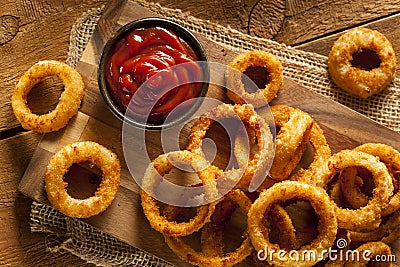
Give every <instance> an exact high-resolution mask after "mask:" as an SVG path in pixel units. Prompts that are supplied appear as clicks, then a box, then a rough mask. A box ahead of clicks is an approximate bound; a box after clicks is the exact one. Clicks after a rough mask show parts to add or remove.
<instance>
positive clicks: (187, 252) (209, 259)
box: [164, 189, 253, 267]
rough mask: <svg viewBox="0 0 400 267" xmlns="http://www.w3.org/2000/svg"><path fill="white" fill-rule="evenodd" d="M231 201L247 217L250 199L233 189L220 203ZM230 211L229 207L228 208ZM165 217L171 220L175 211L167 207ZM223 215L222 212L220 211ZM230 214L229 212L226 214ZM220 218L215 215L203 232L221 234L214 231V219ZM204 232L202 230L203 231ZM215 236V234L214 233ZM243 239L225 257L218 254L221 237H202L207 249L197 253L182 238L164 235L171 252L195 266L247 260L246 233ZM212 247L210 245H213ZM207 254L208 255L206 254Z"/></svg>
mask: <svg viewBox="0 0 400 267" xmlns="http://www.w3.org/2000/svg"><path fill="white" fill-rule="evenodd" d="M226 200H228V201H232V202H233V203H235V204H238V205H239V206H240V208H241V209H242V210H243V212H244V213H245V214H246V215H247V213H248V211H249V209H250V206H251V201H250V199H248V198H247V196H246V195H245V194H244V193H243V192H242V191H241V190H239V189H235V190H232V191H230V192H229V193H228V194H227V195H226V196H225V197H224V200H222V201H226ZM228 208H229V209H230V207H229V206H228ZM165 212H166V213H165V216H167V217H168V218H169V219H171V220H173V219H174V217H175V216H176V214H177V209H176V208H174V207H172V206H169V209H166V211H165ZM222 213H224V211H222ZM228 213H230V212H228ZM219 217H221V215H219V216H218V215H217V216H216V217H215V218H213V220H211V222H210V223H209V225H208V226H207V224H206V225H205V226H204V227H205V228H206V230H205V231H207V232H208V233H209V232H212V231H214V230H215V231H217V232H218V233H221V231H220V229H219V227H217V229H215V228H214V227H215V224H216V223H217V221H216V219H218V218H219ZM203 231H204V230H203ZM215 235H217V233H215ZM243 236H244V239H243V242H242V244H241V245H240V246H239V247H238V248H237V249H236V250H235V251H232V252H228V253H226V254H225V255H223V254H221V253H218V252H221V250H222V249H221V247H220V242H218V240H221V237H218V238H217V239H216V240H210V239H208V238H207V239H205V238H204V237H203V235H202V241H203V242H208V244H207V245H206V246H207V247H208V249H206V250H205V251H201V252H197V251H195V250H194V249H193V248H191V247H190V246H188V245H187V244H186V243H185V242H184V241H183V240H182V238H179V237H174V236H168V235H164V239H165V242H166V243H167V245H168V246H169V247H170V248H171V250H172V251H174V252H175V253H176V254H177V255H178V256H179V257H180V258H181V259H183V260H185V261H187V262H189V263H191V264H194V265H197V266H217V267H218V266H232V265H234V264H236V263H239V262H241V261H243V260H244V259H245V258H247V257H248V256H249V255H250V254H251V252H252V251H253V247H252V245H251V242H250V238H249V237H248V234H247V231H245V233H244V235H243ZM214 242H216V243H215V244H214V245H213V244H210V243H214ZM210 247H211V248H212V247H214V248H216V250H215V251H214V252H212V253H210ZM206 252H208V253H206Z"/></svg>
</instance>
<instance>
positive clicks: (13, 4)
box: [0, 0, 106, 131]
mask: <svg viewBox="0 0 400 267" xmlns="http://www.w3.org/2000/svg"><path fill="white" fill-rule="evenodd" d="M105 3H106V0H81V1H78V2H77V1H73V0H63V1H56V0H52V1H45V2H44V1H27V0H19V1H11V0H6V1H2V3H1V6H0V16H2V15H7V16H12V17H13V18H15V21H18V23H15V24H14V26H13V27H17V28H18V30H17V34H16V35H15V36H14V37H13V38H12V39H9V40H8V42H5V43H4V44H2V45H1V46H0V57H1V58H2V63H1V64H0V80H1V81H2V86H1V88H0V94H1V96H2V97H1V99H0V113H1V117H0V131H4V130H7V129H10V128H14V127H16V126H18V125H19V122H18V121H17V120H16V118H15V116H14V114H13V111H12V108H11V95H12V92H13V90H14V86H15V84H16V82H17V81H18V79H19V77H21V76H22V74H23V73H24V72H25V71H26V70H27V68H28V67H29V66H31V65H33V64H34V63H36V62H37V61H39V60H44V59H54V60H60V61H65V59H66V58H67V53H68V45H69V36H70V31H71V26H72V25H73V24H74V23H75V21H76V19H77V18H78V17H79V16H81V15H82V13H83V12H85V11H87V10H88V9H90V8H97V7H100V6H102V5H103V4H105ZM9 27H10V28H11V29H12V28H13V27H11V26H9ZM10 55H12V56H10ZM37 87H38V88H35V93H34V94H33V95H32V96H31V98H32V99H31V101H30V104H32V106H34V107H35V110H37V111H42V112H43V111H46V110H51V109H52V107H54V106H55V104H56V102H57V101H58V98H59V95H60V94H61V90H62V86H61V84H60V82H58V81H51V80H49V81H47V82H44V83H42V84H40V85H39V86H37ZM54 87H55V88H56V90H54ZM43 97H45V99H44V100H45V101H43V100H42V98H43Z"/></svg>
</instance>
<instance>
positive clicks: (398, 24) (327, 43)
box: [295, 14, 400, 77]
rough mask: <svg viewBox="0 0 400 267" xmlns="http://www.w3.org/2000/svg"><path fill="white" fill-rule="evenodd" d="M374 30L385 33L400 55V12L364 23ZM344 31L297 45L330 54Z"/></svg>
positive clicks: (399, 71) (308, 49) (399, 67)
mask: <svg viewBox="0 0 400 267" xmlns="http://www.w3.org/2000/svg"><path fill="white" fill-rule="evenodd" d="M362 26H363V27H367V28H370V29H373V30H377V31H379V32H381V33H382V34H384V35H385V36H386V38H387V39H388V40H389V41H390V42H391V43H392V46H393V49H394V52H395V53H396V55H397V58H399V57H398V56H399V55H400V38H399V36H400V14H396V15H393V16H389V17H387V18H383V19H380V20H377V21H374V22H370V23H367V24H364V25H362ZM343 33H344V31H341V32H338V33H335V34H332V35H329V36H327V37H323V38H317V39H316V40H313V41H311V42H307V43H305V44H302V45H298V46H295V47H296V48H298V49H301V50H304V51H309V52H314V53H318V54H321V55H325V56H328V55H329V52H330V50H331V49H332V45H333V43H334V42H335V41H336V40H337V39H338V38H339V36H340V35H342V34H343ZM399 75H400V64H397V72H396V76H397V77H400V76H399Z"/></svg>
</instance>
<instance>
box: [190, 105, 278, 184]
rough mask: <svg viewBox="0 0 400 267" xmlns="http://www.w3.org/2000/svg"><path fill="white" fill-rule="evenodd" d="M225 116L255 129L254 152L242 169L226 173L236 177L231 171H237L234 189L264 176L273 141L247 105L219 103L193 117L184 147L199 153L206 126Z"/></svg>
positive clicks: (268, 131)
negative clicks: (255, 144)
mask: <svg viewBox="0 0 400 267" xmlns="http://www.w3.org/2000/svg"><path fill="white" fill-rule="evenodd" d="M226 118H237V119H240V120H241V121H242V122H243V123H244V124H245V125H246V126H247V127H249V128H251V129H253V130H254V131H255V135H256V137H257V147H258V151H257V153H255V154H254V156H253V158H252V159H251V160H250V162H249V164H247V165H246V166H245V168H244V170H243V168H239V169H232V170H231V172H230V174H229V176H232V177H237V175H234V174H233V173H232V172H236V173H240V175H239V179H240V180H239V181H234V182H235V183H236V182H237V184H236V188H243V187H246V186H248V185H249V183H250V181H251V179H257V178H259V177H260V176H262V177H263V176H264V175H265V171H266V168H267V167H268V163H269V160H270V159H271V152H272V151H273V140H272V134H271V131H270V130H269V128H268V124H267V123H266V122H265V121H264V119H263V118H261V117H260V116H259V115H258V114H257V112H256V111H255V110H254V108H253V106H251V105H247V104H244V105H230V104H221V105H219V106H217V107H215V108H213V109H212V110H210V111H208V112H207V113H206V114H204V115H203V116H201V117H200V118H199V119H197V120H196V121H195V122H194V124H193V126H192V128H191V131H190V133H189V144H188V146H187V148H186V149H187V150H189V151H192V152H195V153H198V154H203V150H202V140H203V138H204V137H205V135H206V132H207V130H208V129H209V128H210V126H211V125H212V124H213V123H214V122H215V121H218V120H221V119H226Z"/></svg>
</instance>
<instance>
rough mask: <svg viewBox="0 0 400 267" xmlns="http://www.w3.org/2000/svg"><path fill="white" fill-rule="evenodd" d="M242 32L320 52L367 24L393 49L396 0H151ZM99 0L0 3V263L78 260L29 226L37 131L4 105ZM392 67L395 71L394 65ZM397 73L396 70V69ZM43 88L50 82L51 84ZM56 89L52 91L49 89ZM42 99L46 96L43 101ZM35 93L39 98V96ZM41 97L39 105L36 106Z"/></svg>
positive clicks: (62, 47) (50, 102) (43, 90)
mask: <svg viewBox="0 0 400 267" xmlns="http://www.w3.org/2000/svg"><path fill="white" fill-rule="evenodd" d="M157 2H159V3H160V4H161V5H163V6H165V7H170V8H179V9H181V10H183V11H188V12H190V14H192V15H193V16H196V17H199V18H201V19H208V20H211V21H213V22H217V23H220V24H222V25H230V26H231V27H233V28H235V29H237V30H240V31H242V32H245V33H249V34H252V35H256V36H262V37H266V38H271V39H273V40H276V41H278V42H282V43H285V44H289V45H291V46H294V47H297V48H300V49H303V50H306V51H312V52H316V53H320V54H322V55H327V54H328V53H329V50H330V48H331V45H332V43H333V42H334V40H335V39H336V38H337V37H338V36H339V35H340V34H341V33H342V32H343V31H344V30H346V29H349V28H352V27H355V26H359V25H366V26H368V27H370V28H373V29H377V30H379V31H380V32H382V33H383V34H385V35H386V36H387V38H388V39H389V40H390V41H391V42H392V44H393V47H394V49H395V51H396V54H397V55H400V38H399V36H400V1H394V0H390V1H389V0H385V1H382V0H380V1H378V0H370V1H368V2H365V1H362V0H354V1H343V0H329V1H328V0H309V1H300V0H286V1H285V0H274V1H271V0H247V1H238V0H234V1H230V0H221V1H211V0H199V1H190V0H158V1H157ZM104 4H107V1H105V0H78V1H76V0H63V1H56V0H50V1H40V0H31V1H26V0H16V1H15V0H2V4H1V6H0V58H1V59H2V60H1V63H0V81H1V86H0V90H1V91H0V95H1V98H0V109H1V117H0V151H1V153H0V166H1V167H0V265H1V266H4V265H5V266H33V265H36V266H84V265H86V264H85V263H84V262H83V261H82V260H80V259H78V258H76V257H74V256H72V255H70V254H62V255H60V254H57V257H55V256H54V255H53V254H52V253H51V252H48V251H47V250H46V244H48V243H51V242H53V241H54V239H53V238H55V237H47V236H46V235H42V234H34V233H31V232H30V228H29V210H30V204H31V202H32V201H31V200H30V199H28V198H26V197H24V196H23V195H21V194H20V193H18V191H17V187H18V184H19V182H20V178H21V176H22V174H23V172H24V170H25V168H26V166H27V164H28V162H29V160H30V158H31V157H32V154H33V152H34V150H35V148H36V146H37V144H38V142H39V140H40V137H41V135H39V134H36V133H33V132H28V131H25V130H24V129H22V128H21V127H20V126H19V123H18V121H17V120H16V118H15V117H14V114H13V112H12V109H11V103H10V99H11V94H12V91H13V89H14V86H15V83H16V82H17V80H18V79H19V77H20V76H21V75H22V74H23V73H24V72H25V71H26V70H27V69H28V68H29V66H31V65H32V64H34V63H35V62H37V61H39V60H44V59H55V60H60V61H65V59H66V57H67V52H68V45H69V35H70V30H71V26H72V25H73V24H74V23H75V21H76V19H77V18H78V17H79V16H81V15H82V13H83V12H85V11H86V10H88V9H90V8H94V7H101V6H102V5H104ZM398 73H399V72H398ZM397 76H399V74H397ZM50 88H52V89H51V90H50ZM54 88H57V90H54ZM61 90H62V85H61V83H60V82H59V80H57V79H47V80H45V81H44V82H41V83H40V85H39V86H37V87H35V88H34V90H33V92H32V93H31V94H30V95H29V103H30V106H31V108H32V109H33V110H34V111H37V112H42V111H45V110H50V109H52V108H53V107H54V106H55V103H56V102H57V99H58V96H59V94H60V92H61ZM43 98H44V99H45V100H44V101H43ZM39 100H40V101H39ZM43 103H45V105H43Z"/></svg>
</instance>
